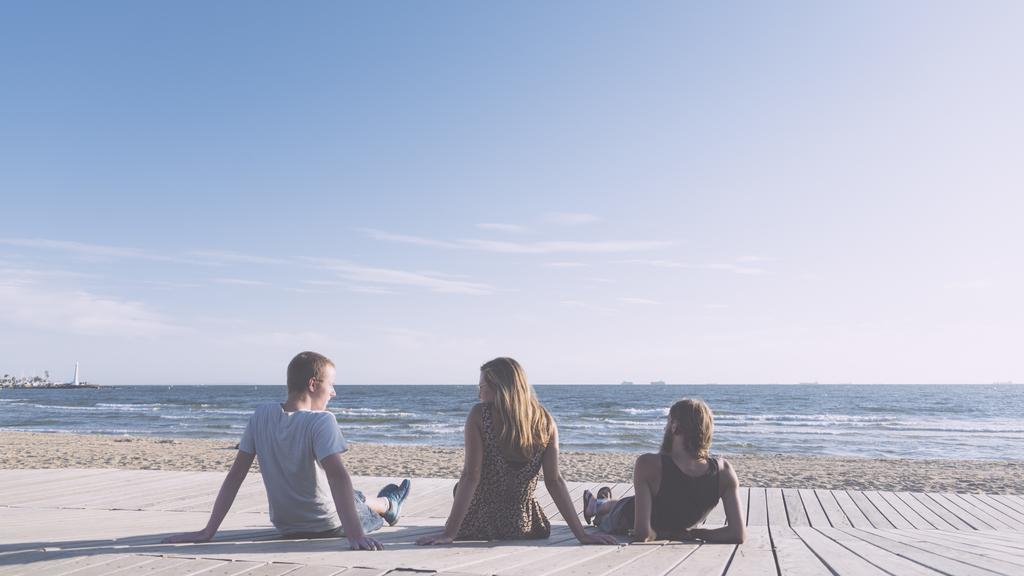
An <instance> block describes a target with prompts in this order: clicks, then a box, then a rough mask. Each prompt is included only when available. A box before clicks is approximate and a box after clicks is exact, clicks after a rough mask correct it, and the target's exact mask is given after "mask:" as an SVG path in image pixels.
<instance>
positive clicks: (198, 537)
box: [160, 529, 213, 544]
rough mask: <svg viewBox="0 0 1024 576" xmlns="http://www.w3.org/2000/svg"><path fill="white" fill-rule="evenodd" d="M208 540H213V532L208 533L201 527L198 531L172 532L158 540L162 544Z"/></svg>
mask: <svg viewBox="0 0 1024 576" xmlns="http://www.w3.org/2000/svg"><path fill="white" fill-rule="evenodd" d="M210 540H213V534H210V533H209V532H207V531H206V530H205V529H203V530H200V531H198V532H185V533H183V534H172V535H170V536H168V537H167V538H164V539H163V540H161V541H160V542H161V543H163V544H185V543H187V544H195V543H199V542H209V541H210Z"/></svg>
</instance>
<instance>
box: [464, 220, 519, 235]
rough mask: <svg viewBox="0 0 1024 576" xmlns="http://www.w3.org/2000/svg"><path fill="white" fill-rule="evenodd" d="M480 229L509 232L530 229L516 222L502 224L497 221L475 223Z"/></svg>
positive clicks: (516, 232) (517, 232)
mask: <svg viewBox="0 0 1024 576" xmlns="http://www.w3.org/2000/svg"><path fill="white" fill-rule="evenodd" d="M476 227H477V228H479V229H481V230H494V231H495V232H508V233H510V234H526V233H527V232H530V229H529V228H527V227H525V226H520V225H518V224H502V223H499V222H481V223H479V224H477V225H476Z"/></svg>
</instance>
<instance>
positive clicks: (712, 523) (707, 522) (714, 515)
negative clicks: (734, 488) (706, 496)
mask: <svg viewBox="0 0 1024 576" xmlns="http://www.w3.org/2000/svg"><path fill="white" fill-rule="evenodd" d="M702 526H704V527H706V528H716V527H718V526H725V506H724V505H723V504H722V501H721V500H719V501H718V504H715V507H714V508H712V509H711V512H709V513H708V516H707V518H705V519H704V524H702Z"/></svg>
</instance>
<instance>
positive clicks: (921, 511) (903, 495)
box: [892, 492, 956, 530]
mask: <svg viewBox="0 0 1024 576" xmlns="http://www.w3.org/2000/svg"><path fill="white" fill-rule="evenodd" d="M892 494H893V496H895V497H896V498H899V499H900V500H901V501H903V504H904V505H906V506H907V507H908V508H910V509H911V510H913V511H914V512H915V513H917V515H918V516H920V517H921V518H923V519H924V520H925V521H927V522H928V523H929V524H931V525H932V527H934V528H935V529H936V530H956V528H955V527H954V526H953V525H952V524H950V523H949V522H946V521H945V520H944V519H943V518H942V517H941V516H939V515H938V514H936V513H935V512H932V511H931V510H930V509H929V508H928V507H927V506H925V505H924V504H922V503H921V501H920V500H918V499H917V498H914V497H913V496H912V495H911V494H910V493H909V492H893V493H892Z"/></svg>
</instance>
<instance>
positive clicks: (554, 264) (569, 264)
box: [543, 262, 586, 268]
mask: <svg viewBox="0 0 1024 576" xmlns="http://www.w3.org/2000/svg"><path fill="white" fill-rule="evenodd" d="M543 266H544V267H545V268H584V267H585V266H586V264H584V263H583V262H545V263H544V264H543Z"/></svg>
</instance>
